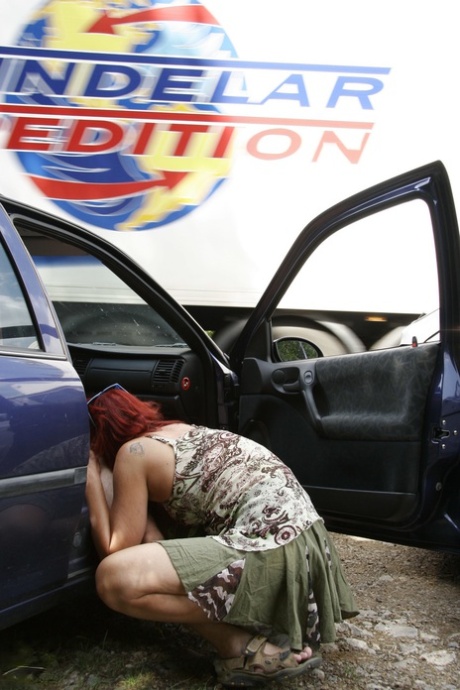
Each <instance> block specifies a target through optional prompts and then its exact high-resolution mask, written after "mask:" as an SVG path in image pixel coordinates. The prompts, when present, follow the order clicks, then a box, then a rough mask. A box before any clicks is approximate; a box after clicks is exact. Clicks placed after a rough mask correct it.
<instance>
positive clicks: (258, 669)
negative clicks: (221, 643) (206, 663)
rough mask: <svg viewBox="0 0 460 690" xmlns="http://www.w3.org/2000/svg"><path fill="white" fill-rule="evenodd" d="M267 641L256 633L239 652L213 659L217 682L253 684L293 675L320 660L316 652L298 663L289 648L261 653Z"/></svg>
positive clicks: (247, 685) (243, 685) (232, 685)
mask: <svg viewBox="0 0 460 690" xmlns="http://www.w3.org/2000/svg"><path fill="white" fill-rule="evenodd" d="M266 642H267V638H266V637H264V636H263V635H256V636H255V637H253V638H252V639H251V640H249V642H248V644H247V646H246V649H245V650H244V654H242V655H241V656H238V657H234V658H232V659H218V660H217V661H216V662H215V663H214V667H215V669H216V673H217V680H218V682H219V683H222V685H225V686H229V687H235V686H239V687H252V686H254V685H263V684H265V683H268V682H270V681H272V680H284V679H285V678H293V677H295V676H299V675H300V674H301V673H305V671H308V669H312V668H317V667H318V666H319V665H320V664H321V657H320V656H319V655H313V656H311V657H310V658H309V659H306V660H305V661H302V662H301V663H300V664H299V662H298V661H297V660H296V659H295V657H294V653H293V652H291V650H290V649H281V650H280V651H279V652H276V653H275V654H264V652H263V651H262V650H263V647H264V646H265V644H266Z"/></svg>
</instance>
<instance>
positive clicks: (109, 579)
mask: <svg viewBox="0 0 460 690" xmlns="http://www.w3.org/2000/svg"><path fill="white" fill-rule="evenodd" d="M116 556H117V554H113V555H111V556H107V557H106V558H104V560H103V561H101V562H100V564H99V566H98V568H97V570H96V591H97V593H98V595H99V597H100V598H101V599H102V601H103V602H104V603H105V604H107V606H109V607H110V608H112V609H115V610H118V609H119V608H120V604H121V603H122V602H123V601H124V600H125V598H126V596H127V590H128V583H127V582H126V581H125V574H126V570H125V569H124V568H123V567H121V564H119V563H118V559H117V558H116Z"/></svg>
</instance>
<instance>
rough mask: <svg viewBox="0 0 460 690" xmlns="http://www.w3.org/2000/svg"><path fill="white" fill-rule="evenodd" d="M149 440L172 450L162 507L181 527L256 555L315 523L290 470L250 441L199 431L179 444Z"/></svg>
mask: <svg viewBox="0 0 460 690" xmlns="http://www.w3.org/2000/svg"><path fill="white" fill-rule="evenodd" d="M149 436H150V437H151V438H155V439H157V440H159V441H161V442H163V443H167V444H169V445H170V446H172V448H173V449H174V452H175V457H176V471H175V479H174V486H173V492H172V496H171V498H170V499H169V501H168V502H167V503H165V504H164V507H165V509H166V510H167V512H168V513H169V514H170V516H171V517H172V518H173V519H175V520H177V521H179V522H181V523H182V524H185V525H189V526H194V525H199V526H201V527H202V528H203V529H204V530H205V532H206V534H208V535H211V536H213V537H214V538H216V539H217V540H219V541H221V542H222V543H224V544H227V545H228V546H232V547H234V548H236V549H241V550H243V551H261V550H264V549H273V548H276V547H277V546H281V545H283V544H287V543H288V542H290V541H291V540H292V539H295V537H297V536H298V535H299V534H300V533H301V532H302V531H303V530H304V529H306V528H307V527H309V526H310V525H311V524H312V523H313V522H314V521H315V520H318V519H320V518H319V516H318V514H317V512H316V511H315V509H314V507H313V504H312V502H311V500H310V497H309V496H308V494H307V493H306V492H305V490H304V489H303V488H302V486H301V485H300V483H299V482H298V481H297V479H296V478H295V476H294V474H293V473H292V472H291V470H290V469H289V468H288V467H287V466H286V465H285V464H284V463H283V462H281V460H279V459H278V458H277V457H276V456H275V455H273V453H271V452H270V451H269V450H267V448H265V447H264V446H261V445H259V444H258V443H255V442H254V441H251V440H250V439H247V438H245V437H243V436H238V435H236V434H233V433H231V432H229V431H223V430H221V429H209V428H207V427H202V426H194V427H193V428H192V429H191V430H189V431H188V432H187V433H186V434H184V435H183V436H182V437H180V438H178V439H170V438H166V437H162V436H160V435H157V434H149Z"/></svg>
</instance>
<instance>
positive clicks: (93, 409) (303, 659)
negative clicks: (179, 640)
mask: <svg viewBox="0 0 460 690" xmlns="http://www.w3.org/2000/svg"><path fill="white" fill-rule="evenodd" d="M88 409H89V413H90V418H91V420H92V442H91V448H92V451H91V455H90V461H89V465H88V481H87V501H88V507H89V512H90V519H91V527H92V532H93V536H94V542H95V544H96V547H97V549H98V551H99V554H100V556H101V558H102V561H101V563H100V565H99V567H98V569H97V572H96V584H97V589H98V593H99V595H100V596H101V598H102V599H103V601H104V602H105V603H106V604H107V605H108V606H109V607H111V608H113V609H115V610H116V611H119V612H121V613H124V614H126V615H128V616H133V617H135V618H141V619H146V620H151V621H162V622H170V623H180V624H185V625H188V626H190V627H192V628H193V629H194V630H195V631H196V632H197V633H198V634H199V635H201V636H202V637H203V638H204V639H206V640H208V641H209V642H210V643H211V644H212V645H213V646H214V648H215V649H216V651H217V654H218V659H217V661H216V662H215V668H216V672H217V677H218V681H219V682H220V683H222V684H223V685H226V686H252V685H256V684H263V683H265V682H267V681H270V680H273V679H278V680H279V679H285V678H289V677H292V676H297V675H299V674H301V673H304V672H305V671H307V670H308V669H310V668H314V667H315V666H318V665H319V663H320V657H319V656H318V655H317V654H314V653H313V648H314V647H318V646H319V642H320V639H321V640H322V641H332V640H333V639H334V636H335V622H337V621H339V620H341V619H342V617H348V616H352V615H355V614H356V611H355V606H354V601H353V596H352V594H351V592H350V589H349V587H348V585H347V583H346V581H345V579H344V577H343V574H342V571H341V567H340V563H339V559H338V556H337V554H336V552H335V549H334V546H333V544H332V543H331V541H330V538H329V536H328V533H327V531H326V530H325V528H324V525H323V522H322V520H321V518H320V517H319V516H318V514H317V513H316V511H315V509H314V508H313V505H312V503H311V501H310V498H309V496H308V495H307V493H306V492H305V491H304V490H303V488H302V487H301V485H300V484H299V482H298V481H297V480H296V479H295V477H294V475H293V474H292V472H291V471H290V470H289V469H288V468H287V467H286V466H285V465H284V464H283V463H282V462H281V461H280V460H279V459H278V458H277V457H275V456H274V455H273V454H272V453H270V452H269V451H268V450H267V449H266V448H264V447H263V446H261V445H259V444H257V443H255V442H253V441H250V440H248V439H246V438H244V437H242V436H238V435H236V434H232V433H230V432H228V431H223V430H215V429H208V428H206V427H200V426H191V425H189V424H185V423H183V422H180V421H166V420H165V419H164V418H163V417H162V414H161V412H160V409H159V406H158V405H156V404H155V403H153V404H151V403H146V402H142V401H140V400H138V399H137V398H136V397H134V396H132V395H131V394H129V393H128V392H127V391H125V390H124V389H123V388H121V386H119V385H118V384H115V385H113V386H109V387H108V388H107V389H105V390H104V391H102V392H101V393H99V394H98V395H96V396H94V398H92V399H91V400H89V401H88ZM108 472H109V480H108V481H107V473H108ZM110 472H113V476H112V475H110ZM112 482H113V484H112ZM152 504H155V505H159V506H160V507H161V508H162V509H164V511H165V513H166V514H167V516H168V517H169V519H170V521H172V522H173V523H174V525H176V526H181V527H184V526H185V527H187V528H201V529H202V530H203V532H204V535H205V536H192V537H191V536H188V537H186V538H183V537H180V538H172V539H165V538H164V537H163V533H162V532H161V531H160V528H159V527H158V524H157V523H155V522H153V520H152V519H151V517H150V516H149V506H150V505H152Z"/></svg>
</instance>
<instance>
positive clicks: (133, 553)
mask: <svg viewBox="0 0 460 690" xmlns="http://www.w3.org/2000/svg"><path fill="white" fill-rule="evenodd" d="M96 586H97V591H98V594H99V596H100V597H101V599H102V600H103V601H104V602H105V603H106V604H107V606H109V607H110V608H112V609H114V610H115V611H118V612H120V613H124V614H125V615H127V616H131V617H132V618H140V619H142V620H151V621H156V622H162V623H178V624H184V625H189V626H190V627H191V628H193V629H194V630H195V631H196V632H197V633H198V634H199V635H200V636H201V637H203V638H204V639H206V640H207V641H208V642H210V643H211V644H212V645H213V646H214V648H215V649H216V651H217V653H218V654H219V656H221V657H222V658H231V657H235V656H240V655H241V654H242V653H243V651H244V649H245V647H246V645H247V643H248V641H249V640H250V638H251V637H252V634H251V633H249V632H248V631H246V630H244V629H243V628H239V627H237V626H234V625H229V624H227V623H220V622H212V621H210V620H209V618H208V617H207V616H206V614H205V613H204V611H203V610H202V609H201V608H200V607H199V606H198V605H197V604H195V603H194V602H193V601H190V599H188V598H187V595H186V592H185V590H184V587H183V585H182V583H181V581H180V579H179V576H178V575H177V572H176V570H175V568H174V566H173V565H172V563H171V560H170V558H169V556H168V554H167V552H166V551H165V549H164V548H163V547H162V546H161V544H155V543H154V544H140V545H139V546H133V547H131V548H129V549H123V550H122V551H118V552H117V553H114V554H112V555H110V556H107V558H104V560H103V561H101V563H100V565H99V567H98V569H97V573H96ZM265 651H266V653H267V654H272V653H275V652H276V651H277V648H276V647H274V646H272V645H267V647H266V650H265ZM310 656H311V650H310V649H309V648H308V647H307V648H305V649H304V650H302V652H299V654H298V655H296V658H297V661H298V662H302V661H304V660H305V659H307V658H309V657H310Z"/></svg>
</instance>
